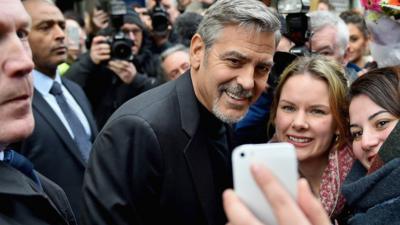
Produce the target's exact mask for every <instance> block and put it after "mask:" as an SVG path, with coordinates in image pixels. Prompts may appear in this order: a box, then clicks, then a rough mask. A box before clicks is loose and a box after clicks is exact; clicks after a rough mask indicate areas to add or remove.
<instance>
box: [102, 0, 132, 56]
mask: <svg viewBox="0 0 400 225" xmlns="http://www.w3.org/2000/svg"><path fill="white" fill-rule="evenodd" d="M101 8H102V9H103V10H104V11H106V12H107V13H108V15H109V16H110V29H108V31H106V33H108V34H107V36H110V38H109V39H108V41H107V43H108V44H109V45H110V49H111V54H110V55H111V59H119V60H126V61H131V60H132V59H133V53H132V46H133V45H134V42H133V40H132V39H131V38H130V37H129V36H128V35H126V34H125V33H124V32H123V31H122V30H121V27H122V26H123V24H124V16H125V15H126V14H127V9H126V5H125V2H123V1H121V0H111V1H110V2H108V1H105V2H102V3H101Z"/></svg>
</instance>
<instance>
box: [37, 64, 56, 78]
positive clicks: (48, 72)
mask: <svg viewBox="0 0 400 225" xmlns="http://www.w3.org/2000/svg"><path fill="white" fill-rule="evenodd" d="M35 70H37V71H39V72H41V73H43V74H44V75H46V76H48V77H50V78H52V79H55V78H56V74H57V67H55V68H40V67H35Z"/></svg>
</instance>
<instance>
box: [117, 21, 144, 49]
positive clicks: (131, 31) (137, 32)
mask: <svg viewBox="0 0 400 225" xmlns="http://www.w3.org/2000/svg"><path fill="white" fill-rule="evenodd" d="M121 30H122V31H123V32H124V33H125V34H127V35H128V36H129V37H130V39H131V40H132V41H133V42H134V43H135V44H134V45H133V46H132V53H133V54H135V55H137V54H138V53H139V51H140V48H141V46H142V41H143V31H142V29H141V28H140V27H139V26H138V25H136V24H134V23H125V24H124V25H123V26H122V27H121Z"/></svg>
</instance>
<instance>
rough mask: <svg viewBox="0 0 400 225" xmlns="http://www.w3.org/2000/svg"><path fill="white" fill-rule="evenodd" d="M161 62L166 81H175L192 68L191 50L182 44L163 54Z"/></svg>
mask: <svg viewBox="0 0 400 225" xmlns="http://www.w3.org/2000/svg"><path fill="white" fill-rule="evenodd" d="M160 61H161V63H160V67H161V70H162V73H163V75H164V79H165V81H169V80H175V79H177V78H178V77H179V76H180V75H182V74H183V73H184V72H186V70H188V69H189V67H190V59H189V49H188V48H186V47H185V46H184V45H181V44H178V45H174V46H172V47H170V48H167V49H166V50H165V51H163V52H162V53H161V55H160Z"/></svg>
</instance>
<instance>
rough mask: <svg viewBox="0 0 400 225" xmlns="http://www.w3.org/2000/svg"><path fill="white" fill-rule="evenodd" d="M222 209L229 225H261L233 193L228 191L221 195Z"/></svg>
mask: <svg viewBox="0 0 400 225" xmlns="http://www.w3.org/2000/svg"><path fill="white" fill-rule="evenodd" d="M223 200H224V201H223V202H224V209H225V212H226V215H227V217H228V221H229V223H228V224H230V225H249V224H250V225H262V223H261V222H260V221H259V220H257V218H256V217H255V216H254V215H253V214H252V213H251V212H250V210H249V209H248V208H247V207H246V206H245V205H244V204H243V203H242V202H241V201H240V199H239V198H238V196H237V195H236V194H235V192H234V191H233V190H231V189H228V190H226V191H225V192H224V194H223Z"/></svg>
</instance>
